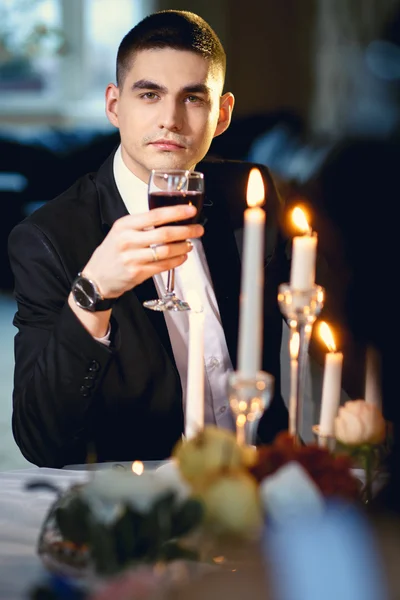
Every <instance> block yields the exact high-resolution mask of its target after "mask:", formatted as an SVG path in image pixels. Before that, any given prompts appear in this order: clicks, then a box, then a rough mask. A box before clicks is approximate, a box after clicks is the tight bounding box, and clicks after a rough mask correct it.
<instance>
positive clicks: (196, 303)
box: [186, 290, 203, 313]
mask: <svg viewBox="0 0 400 600" xmlns="http://www.w3.org/2000/svg"><path fill="white" fill-rule="evenodd" d="M186 300H187V302H188V304H189V306H190V309H191V310H192V311H193V312H196V313H201V312H203V305H202V303H201V300H200V296H199V295H198V293H197V292H195V291H194V290H188V293H187V298H186Z"/></svg>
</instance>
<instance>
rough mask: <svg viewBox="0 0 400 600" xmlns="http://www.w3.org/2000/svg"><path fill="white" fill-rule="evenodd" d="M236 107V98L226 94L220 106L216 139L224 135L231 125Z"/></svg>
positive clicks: (222, 97) (229, 93)
mask: <svg viewBox="0 0 400 600" xmlns="http://www.w3.org/2000/svg"><path fill="white" fill-rule="evenodd" d="M234 105H235V97H234V95H233V94H231V92H226V94H224V95H223V96H221V99H220V104H219V117H218V123H217V127H216V129H215V133H214V137H217V135H221V133H224V131H226V130H227V129H228V127H229V125H230V122H231V117H232V111H233V107H234Z"/></svg>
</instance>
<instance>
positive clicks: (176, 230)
mask: <svg viewBox="0 0 400 600" xmlns="http://www.w3.org/2000/svg"><path fill="white" fill-rule="evenodd" d="M203 233H204V227H202V225H171V226H169V227H168V226H167V225H166V226H165V227H159V228H157V229H152V230H151V231H143V232H141V234H140V246H151V245H153V244H157V245H158V244H171V243H174V242H175V243H176V242H180V241H182V240H188V239H190V238H192V239H195V238H199V237H201V236H202V235H203Z"/></svg>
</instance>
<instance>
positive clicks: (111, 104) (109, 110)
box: [106, 83, 119, 128]
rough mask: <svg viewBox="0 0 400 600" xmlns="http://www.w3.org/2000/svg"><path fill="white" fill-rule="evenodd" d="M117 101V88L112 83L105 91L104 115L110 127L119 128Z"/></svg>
mask: <svg viewBox="0 0 400 600" xmlns="http://www.w3.org/2000/svg"><path fill="white" fill-rule="evenodd" d="M118 100H119V88H118V87H117V86H116V85H114V84H113V83H109V84H108V86H107V89H106V115H107V119H108V120H109V121H110V123H111V125H114V127H117V128H118V127H119V123H118Z"/></svg>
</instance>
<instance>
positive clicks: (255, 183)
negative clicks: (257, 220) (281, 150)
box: [246, 169, 265, 208]
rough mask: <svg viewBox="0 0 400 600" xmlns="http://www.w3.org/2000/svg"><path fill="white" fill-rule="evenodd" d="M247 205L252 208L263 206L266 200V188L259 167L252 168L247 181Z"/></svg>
mask: <svg viewBox="0 0 400 600" xmlns="http://www.w3.org/2000/svg"><path fill="white" fill-rule="evenodd" d="M246 198H247V205H248V206H249V207H250V208H253V207H254V206H261V205H262V204H264V200H265V188H264V181H263V178H262V175H261V173H260V171H259V170H258V169H251V171H250V175H249V179H248V182H247V197H246Z"/></svg>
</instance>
